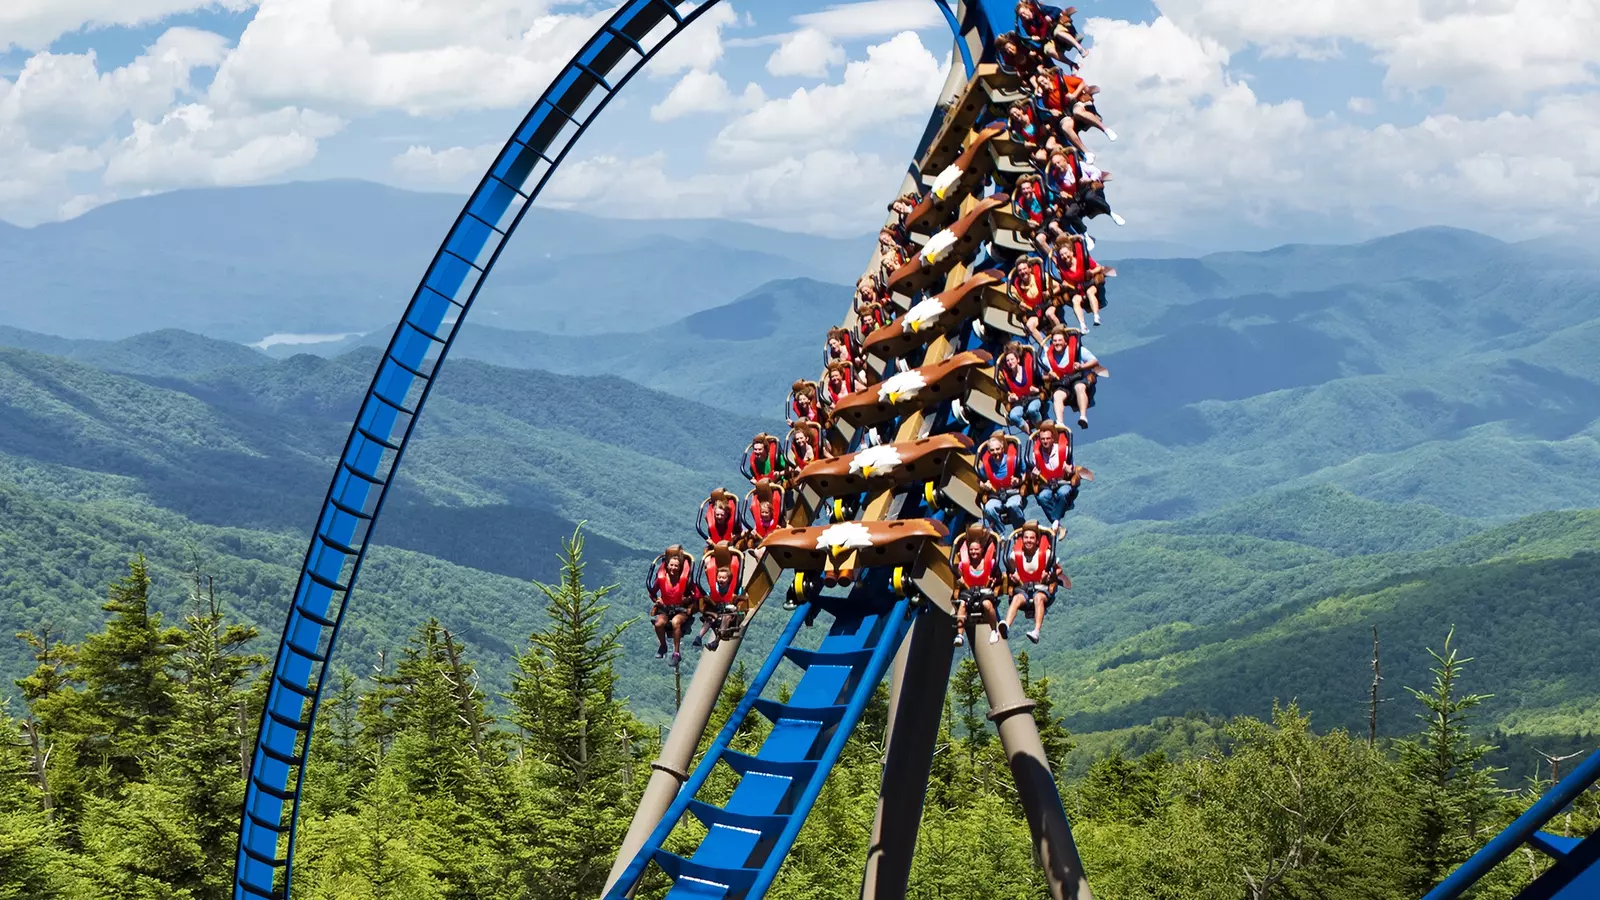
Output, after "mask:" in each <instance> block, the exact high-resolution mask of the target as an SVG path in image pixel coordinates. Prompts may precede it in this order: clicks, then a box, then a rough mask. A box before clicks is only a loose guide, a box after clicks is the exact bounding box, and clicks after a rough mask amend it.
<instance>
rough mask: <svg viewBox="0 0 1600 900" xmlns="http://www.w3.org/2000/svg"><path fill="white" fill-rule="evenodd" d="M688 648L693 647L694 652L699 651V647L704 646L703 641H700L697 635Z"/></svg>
mask: <svg viewBox="0 0 1600 900" xmlns="http://www.w3.org/2000/svg"><path fill="white" fill-rule="evenodd" d="M690 646H691V647H694V648H695V649H696V650H699V649H700V648H701V647H704V646H705V641H704V640H702V639H701V637H700V635H698V634H697V635H695V636H694V641H693V642H692V643H691V644H690Z"/></svg>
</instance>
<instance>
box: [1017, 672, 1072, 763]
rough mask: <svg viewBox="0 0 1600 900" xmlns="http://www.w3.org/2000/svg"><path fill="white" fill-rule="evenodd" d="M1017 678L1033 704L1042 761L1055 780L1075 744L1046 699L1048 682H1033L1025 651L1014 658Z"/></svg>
mask: <svg viewBox="0 0 1600 900" xmlns="http://www.w3.org/2000/svg"><path fill="white" fill-rule="evenodd" d="M1017 675H1018V677H1020V678H1021V679H1022V693H1023V694H1024V695H1026V696H1027V698H1028V699H1029V700H1032V701H1033V722H1034V725H1035V726H1037V727H1038V729H1039V741H1040V742H1041V743H1042V744H1044V757H1045V759H1048V760H1050V771H1052V772H1054V773H1056V774H1057V776H1058V777H1059V775H1060V773H1061V771H1062V770H1063V769H1064V768H1065V767H1066V764H1067V754H1068V753H1071V752H1072V748H1074V747H1076V746H1077V743H1076V742H1075V741H1073V740H1072V732H1070V731H1068V730H1067V726H1066V724H1065V720H1064V719H1062V718H1061V717H1060V716H1058V715H1056V713H1055V702H1054V701H1052V700H1051V699H1050V679H1049V677H1048V676H1046V677H1044V678H1039V679H1035V678H1033V670H1032V666H1031V665H1030V663H1029V660H1028V651H1026V650H1024V651H1022V652H1021V653H1019V654H1017Z"/></svg>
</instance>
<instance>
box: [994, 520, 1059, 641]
mask: <svg viewBox="0 0 1600 900" xmlns="http://www.w3.org/2000/svg"><path fill="white" fill-rule="evenodd" d="M1054 543H1055V541H1054V540H1053V536H1052V535H1051V534H1050V533H1049V532H1048V531H1046V530H1045V529H1043V528H1040V527H1039V523H1037V522H1029V523H1027V524H1026V525H1023V526H1021V527H1019V528H1018V529H1017V530H1016V531H1015V532H1013V533H1012V535H1011V541H1010V553H1008V554H1007V559H1006V571H1007V574H1008V576H1009V578H1008V580H1009V582H1010V587H1011V608H1010V609H1009V610H1007V611H1006V619H1005V621H1004V622H1002V623H1000V635H1001V636H1002V637H1009V636H1010V634H1011V626H1012V625H1013V624H1014V623H1015V622H1016V621H1017V614H1018V613H1020V612H1022V611H1023V609H1024V608H1027V609H1029V615H1030V616H1032V618H1033V629H1032V630H1031V631H1029V632H1028V640H1030V641H1033V642H1034V643H1035V644H1037V643H1039V629H1040V628H1042V627H1043V626H1044V611H1045V610H1046V609H1049V608H1050V605H1051V604H1053V603H1055V600H1056V589H1057V588H1060V587H1067V588H1071V587H1072V582H1071V581H1069V580H1067V579H1066V577H1065V576H1063V575H1062V574H1061V567H1060V565H1058V564H1057V563H1056V557H1055V547H1054Z"/></svg>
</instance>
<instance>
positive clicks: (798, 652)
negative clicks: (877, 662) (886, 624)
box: [783, 647, 872, 669]
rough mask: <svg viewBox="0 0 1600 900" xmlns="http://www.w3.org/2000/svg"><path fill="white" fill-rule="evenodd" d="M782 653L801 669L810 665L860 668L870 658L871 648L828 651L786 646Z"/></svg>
mask: <svg viewBox="0 0 1600 900" xmlns="http://www.w3.org/2000/svg"><path fill="white" fill-rule="evenodd" d="M783 655H784V657H785V658H786V659H788V660H789V661H790V662H792V663H794V664H795V665H797V666H799V667H800V668H802V669H809V668H811V667H812V666H840V667H849V668H851V669H861V668H862V667H863V666H865V665H866V664H867V663H868V661H870V660H871V659H872V648H871V647H868V648H866V649H864V650H844V651H840V652H836V653H829V652H827V651H825V650H803V649H801V648H799V647H788V648H785V649H784V651H783Z"/></svg>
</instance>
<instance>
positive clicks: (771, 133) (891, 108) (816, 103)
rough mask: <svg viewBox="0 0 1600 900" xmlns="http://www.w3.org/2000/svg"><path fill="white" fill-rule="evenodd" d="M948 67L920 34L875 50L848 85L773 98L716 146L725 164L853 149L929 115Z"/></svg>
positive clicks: (853, 68) (851, 71) (855, 67)
mask: <svg viewBox="0 0 1600 900" xmlns="http://www.w3.org/2000/svg"><path fill="white" fill-rule="evenodd" d="M944 77H945V68H944V65H943V64H941V63H940V62H939V61H938V60H937V59H935V58H934V56H933V54H932V53H930V52H928V49H927V48H926V47H924V46H923V45H922V40H921V39H920V38H918V37H917V35H916V34H915V33H913V32H909V31H906V32H901V33H900V34H898V35H895V36H894V37H893V38H891V39H890V40H888V41H886V42H884V43H882V44H875V45H873V46H871V47H868V48H867V58H866V59H864V60H856V61H854V62H851V63H850V64H849V65H847V66H845V70H844V79H843V80H842V81H841V82H840V83H838V84H824V85H820V86H817V87H814V88H811V89H809V90H808V89H806V88H799V89H797V90H795V92H794V93H793V94H790V95H789V96H787V97H779V98H776V99H773V100H768V101H767V102H766V103H763V104H762V105H761V106H760V107H758V108H756V109H754V110H752V111H751V112H749V113H747V114H745V115H743V116H741V117H739V118H738V119H736V120H734V121H733V122H731V123H729V124H728V125H727V126H725V127H724V128H723V129H722V131H721V132H720V133H719V134H718V135H717V137H716V140H715V141H714V142H713V144H712V153H713V154H714V155H716V156H717V157H719V158H721V159H732V160H759V159H767V158H771V157H772V156H774V155H775V154H777V153H786V152H795V151H797V150H798V151H804V150H811V149H816V148H820V147H845V146H848V145H849V144H850V143H851V142H852V141H853V140H854V139H855V138H856V137H858V136H859V135H860V134H861V132H863V131H865V130H866V129H869V128H873V127H877V126H882V125H886V124H888V123H891V122H895V121H899V120H902V119H905V118H908V117H912V116H921V115H924V114H926V113H927V112H928V111H929V110H930V109H931V108H932V107H933V104H934V102H935V101H936V100H937V99H938V96H939V90H940V88H941V87H942V86H943V84H944Z"/></svg>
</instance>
